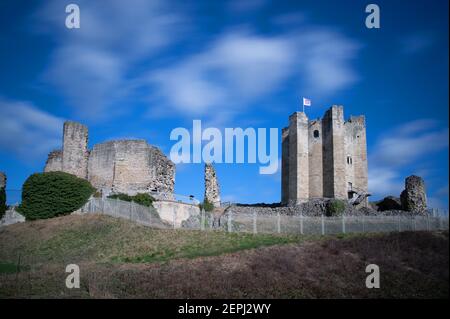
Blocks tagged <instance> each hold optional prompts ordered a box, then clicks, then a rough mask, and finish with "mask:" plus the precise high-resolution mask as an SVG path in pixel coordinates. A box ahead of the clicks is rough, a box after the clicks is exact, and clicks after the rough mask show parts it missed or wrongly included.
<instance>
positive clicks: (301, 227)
mask: <svg viewBox="0 0 450 319" xmlns="http://www.w3.org/2000/svg"><path fill="white" fill-rule="evenodd" d="M300 234H302V235H303V213H300Z"/></svg>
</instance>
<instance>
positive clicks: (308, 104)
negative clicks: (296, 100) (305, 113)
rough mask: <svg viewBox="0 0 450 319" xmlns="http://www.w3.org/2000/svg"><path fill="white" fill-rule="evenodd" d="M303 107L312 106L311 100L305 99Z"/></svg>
mask: <svg viewBox="0 0 450 319" xmlns="http://www.w3.org/2000/svg"><path fill="white" fill-rule="evenodd" d="M303 106H311V100H310V99H307V98H303Z"/></svg>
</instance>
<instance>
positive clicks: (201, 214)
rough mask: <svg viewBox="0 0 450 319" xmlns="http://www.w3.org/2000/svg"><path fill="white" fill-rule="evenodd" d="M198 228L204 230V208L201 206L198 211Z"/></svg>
mask: <svg viewBox="0 0 450 319" xmlns="http://www.w3.org/2000/svg"><path fill="white" fill-rule="evenodd" d="M200 230H205V210H204V209H203V208H202V210H201V212H200Z"/></svg>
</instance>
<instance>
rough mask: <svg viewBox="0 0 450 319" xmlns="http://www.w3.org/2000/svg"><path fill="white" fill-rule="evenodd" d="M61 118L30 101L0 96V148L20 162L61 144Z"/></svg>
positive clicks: (38, 155)
mask: <svg viewBox="0 0 450 319" xmlns="http://www.w3.org/2000/svg"><path fill="white" fill-rule="evenodd" d="M62 126H63V119H61V118H58V117H55V116H53V115H51V114H48V113H46V112H44V111H41V110H39V109H38V108H37V107H36V106H34V105H33V104H31V103H28V102H23V101H11V100H6V99H3V98H1V97H0V128H1V134H0V147H1V149H2V150H4V151H6V152H11V153H12V154H14V155H15V156H17V157H18V158H20V159H21V160H24V161H28V160H34V159H36V158H38V157H40V156H44V155H46V154H47V153H48V152H49V151H50V150H52V149H54V148H56V147H60V146H61V132H62Z"/></svg>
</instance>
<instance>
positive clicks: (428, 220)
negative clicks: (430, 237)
mask: <svg viewBox="0 0 450 319" xmlns="http://www.w3.org/2000/svg"><path fill="white" fill-rule="evenodd" d="M427 230H428V231H430V216H429V214H427Z"/></svg>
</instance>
